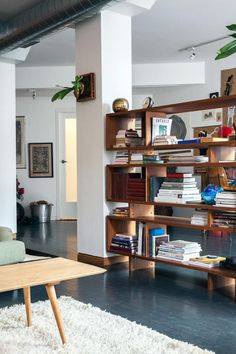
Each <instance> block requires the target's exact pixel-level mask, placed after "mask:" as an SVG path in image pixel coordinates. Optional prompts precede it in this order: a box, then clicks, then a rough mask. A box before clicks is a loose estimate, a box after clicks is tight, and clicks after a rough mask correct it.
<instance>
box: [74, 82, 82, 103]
mask: <svg viewBox="0 0 236 354" xmlns="http://www.w3.org/2000/svg"><path fill="white" fill-rule="evenodd" d="M83 93H84V84H83V83H81V88H80V89H77V90H74V96H75V98H76V99H78V98H79V97H80V96H81V95H82V94H83Z"/></svg>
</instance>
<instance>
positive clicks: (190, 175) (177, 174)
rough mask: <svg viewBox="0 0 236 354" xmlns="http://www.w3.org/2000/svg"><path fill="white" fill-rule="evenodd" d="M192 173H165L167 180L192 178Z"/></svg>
mask: <svg viewBox="0 0 236 354" xmlns="http://www.w3.org/2000/svg"><path fill="white" fill-rule="evenodd" d="M192 176H193V174H192V173H167V177H168V178H184V177H192Z"/></svg>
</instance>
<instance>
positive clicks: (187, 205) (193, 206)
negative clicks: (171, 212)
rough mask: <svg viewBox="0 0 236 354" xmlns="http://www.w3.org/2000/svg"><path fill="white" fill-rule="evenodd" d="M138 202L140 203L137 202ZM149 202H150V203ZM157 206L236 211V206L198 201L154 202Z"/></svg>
mask: <svg viewBox="0 0 236 354" xmlns="http://www.w3.org/2000/svg"><path fill="white" fill-rule="evenodd" d="M137 204H138V203H137ZM148 204H149V203H148ZM153 204H154V205H157V206H159V205H160V206H173V207H180V208H198V209H205V210H216V211H232V212H236V208H231V207H218V206H215V205H208V204H198V203H185V204H182V203H181V204H180V203H160V202H158V203H155V202H154V203H153Z"/></svg>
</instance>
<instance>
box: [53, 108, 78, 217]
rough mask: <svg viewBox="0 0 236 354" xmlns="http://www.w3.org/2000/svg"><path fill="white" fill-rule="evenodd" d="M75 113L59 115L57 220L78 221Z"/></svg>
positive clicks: (60, 113) (61, 113)
mask: <svg viewBox="0 0 236 354" xmlns="http://www.w3.org/2000/svg"><path fill="white" fill-rule="evenodd" d="M76 123H77V122H76V114H75V112H59V114H58V154H57V156H58V159H57V161H58V164H57V166H58V188H57V192H58V193H57V195H58V203H57V218H58V219H61V220H75V219H77V124H76Z"/></svg>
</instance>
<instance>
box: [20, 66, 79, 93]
mask: <svg viewBox="0 0 236 354" xmlns="http://www.w3.org/2000/svg"><path fill="white" fill-rule="evenodd" d="M74 76H75V67H74V66H37V67H35V66H34V67H17V70H16V88H17V89H33V88H35V89H37V88H41V89H45V88H55V87H56V85H60V86H70V83H71V81H72V80H73V78H74Z"/></svg>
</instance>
